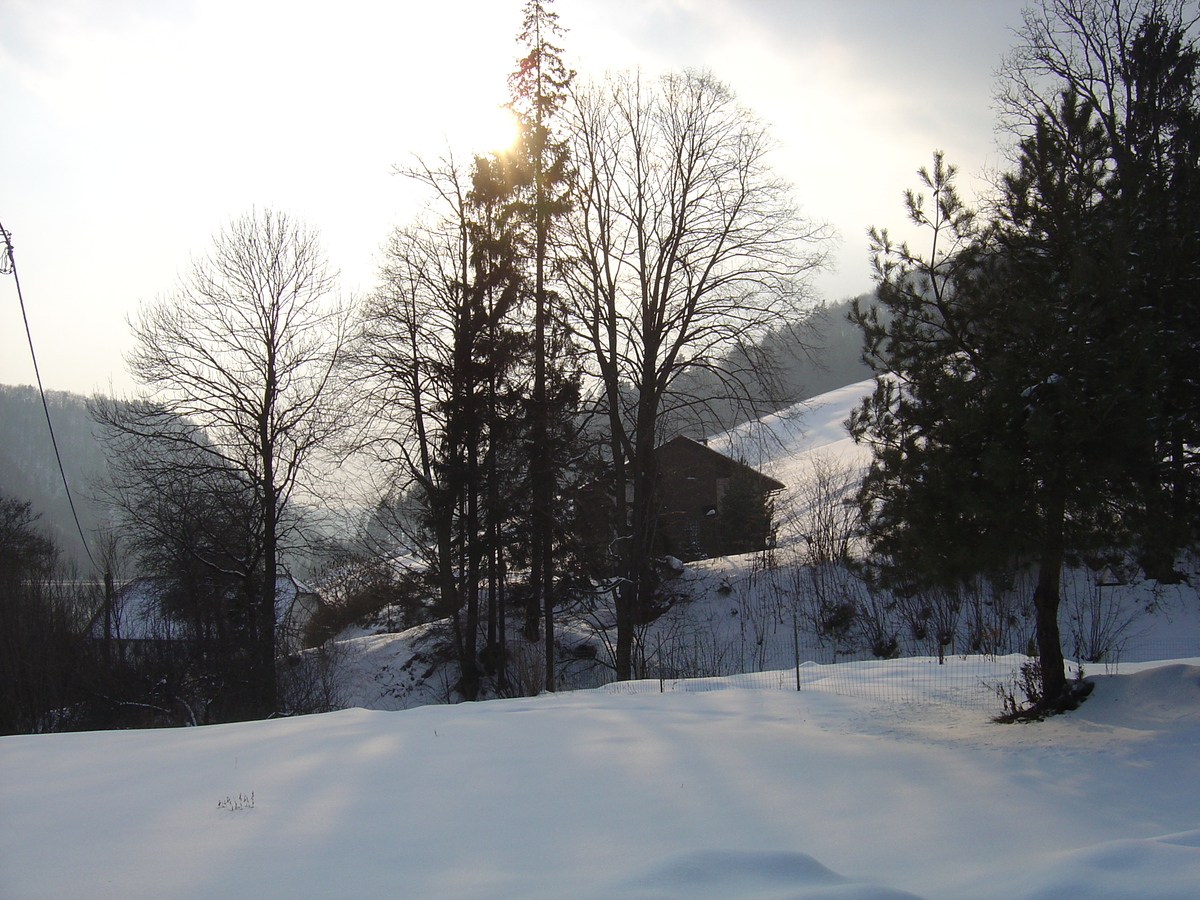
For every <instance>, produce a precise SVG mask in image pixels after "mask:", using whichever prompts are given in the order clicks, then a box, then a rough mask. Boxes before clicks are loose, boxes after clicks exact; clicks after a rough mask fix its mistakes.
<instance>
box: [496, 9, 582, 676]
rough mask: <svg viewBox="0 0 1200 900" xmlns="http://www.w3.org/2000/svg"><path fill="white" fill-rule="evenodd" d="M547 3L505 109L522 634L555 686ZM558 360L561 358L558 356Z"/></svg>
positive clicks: (568, 78) (558, 72) (550, 30)
mask: <svg viewBox="0 0 1200 900" xmlns="http://www.w3.org/2000/svg"><path fill="white" fill-rule="evenodd" d="M550 5H551V2H550V0H527V2H526V3H525V7H524V18H523V22H522V30H521V32H520V34H519V35H518V36H517V40H518V42H519V43H521V44H523V45H524V47H525V48H526V51H527V52H526V54H525V56H523V57H522V58H521V59H520V60H519V61H518V63H517V68H516V71H514V72H513V74H512V75H511V76H510V78H509V90H510V91H511V93H512V102H511V108H512V109H513V111H514V112H515V113H516V114H517V117H518V121H519V123H520V141H519V145H518V153H519V158H520V161H521V163H522V164H523V166H524V179H523V183H522V184H520V185H518V186H517V188H518V190H517V191H516V197H515V201H516V202H515V204H514V208H515V209H516V210H518V212H519V214H520V215H521V217H522V218H523V219H524V221H525V224H526V227H527V228H528V230H529V232H530V238H531V240H530V247H529V251H530V255H531V262H532V265H533V273H532V287H533V306H534V310H533V326H534V334H533V385H532V397H531V398H530V409H529V415H530V426H531V428H530V445H529V448H530V454H529V481H530V488H531V490H530V496H531V507H530V529H529V530H530V541H531V565H530V604H529V607H528V609H527V612H526V626H525V630H526V634H527V635H528V636H529V637H534V636H536V634H537V631H538V628H537V621H538V616H539V614H540V616H541V618H542V621H543V625H544V629H545V633H544V640H545V648H546V660H545V661H546V688H547V689H548V690H553V689H554V604H555V597H554V591H555V566H554V543H555V542H554V532H555V522H556V520H557V518H558V516H557V514H556V503H555V498H556V496H557V493H558V491H557V484H558V481H559V479H560V470H561V461H560V460H557V459H556V455H555V453H554V448H555V445H559V444H561V441H558V440H555V439H554V438H555V435H554V432H555V422H556V421H557V422H558V423H559V424H562V421H563V420H562V419H561V418H560V419H557V420H556V418H555V415H554V408H555V406H557V405H559V404H558V403H556V400H555V397H554V396H553V395H552V391H551V385H552V382H553V381H554V380H555V376H554V375H553V374H552V373H551V372H550V369H551V368H552V357H551V352H550V351H551V346H552V344H556V343H557V344H558V345H559V349H560V350H561V349H564V348H563V347H562V342H563V340H565V338H564V337H563V336H562V335H556V334H555V333H554V332H555V327H554V323H555V320H556V316H555V315H554V311H553V306H554V295H553V292H551V291H550V289H549V286H548V283H549V279H550V277H551V266H552V261H553V260H552V256H553V249H552V243H553V242H552V234H551V232H552V230H553V227H554V221H555V219H556V218H558V217H560V216H562V215H563V214H564V213H565V212H566V211H567V209H568V208H569V200H568V190H569V182H570V167H569V161H570V154H569V152H568V146H567V142H566V140H565V138H563V137H562V136H561V135H560V133H559V125H560V121H561V111H562V108H563V105H564V104H565V103H566V100H567V96H568V91H569V89H570V85H571V82H572V80H573V79H574V76H575V73H574V72H573V71H571V70H570V69H569V68H568V67H567V66H566V64H565V63H564V62H563V59H562V48H561V47H559V46H557V45H556V44H555V43H554V41H556V40H558V39H559V38H560V37H561V36H562V34H563V29H562V27H561V26H560V25H559V24H558V14H557V13H555V12H553V11H552V10H551V9H550ZM559 358H562V357H559Z"/></svg>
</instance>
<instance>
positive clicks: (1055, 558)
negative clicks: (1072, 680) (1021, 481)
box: [1033, 495, 1067, 707]
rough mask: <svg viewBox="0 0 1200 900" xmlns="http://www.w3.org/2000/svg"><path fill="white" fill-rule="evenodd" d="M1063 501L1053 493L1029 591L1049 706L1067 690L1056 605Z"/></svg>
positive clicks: (1057, 603) (1061, 559)
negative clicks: (1032, 582) (1031, 587)
mask: <svg viewBox="0 0 1200 900" xmlns="http://www.w3.org/2000/svg"><path fill="white" fill-rule="evenodd" d="M1064 523H1065V513H1064V502H1063V498H1062V496H1061V495H1055V496H1053V497H1052V498H1051V499H1050V501H1049V503H1048V506H1047V510H1046V527H1045V534H1044V536H1043V541H1042V552H1041V555H1040V558H1039V560H1038V582H1037V587H1036V588H1035V589H1034V592H1033V605H1034V609H1035V610H1036V613H1037V632H1036V639H1037V650H1038V663H1039V665H1040V667H1041V671H1042V699H1041V703H1042V704H1043V705H1046V706H1048V707H1052V706H1053V705H1054V704H1055V703H1057V702H1058V701H1059V700H1061V699H1062V698H1063V697H1064V696H1065V695H1066V692H1067V673H1066V664H1065V662H1064V661H1063V653H1062V638H1061V635H1060V634H1059V630H1058V607H1059V602H1060V599H1061V591H1060V583H1061V580H1062V565H1063V555H1064V544H1065V539H1064V534H1063V528H1064Z"/></svg>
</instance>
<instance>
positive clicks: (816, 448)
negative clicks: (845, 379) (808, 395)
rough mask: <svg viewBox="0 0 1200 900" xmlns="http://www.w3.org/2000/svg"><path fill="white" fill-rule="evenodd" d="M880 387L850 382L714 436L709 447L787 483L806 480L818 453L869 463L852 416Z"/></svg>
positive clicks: (865, 449)
mask: <svg viewBox="0 0 1200 900" xmlns="http://www.w3.org/2000/svg"><path fill="white" fill-rule="evenodd" d="M874 387H875V381H874V379H867V380H866V381H858V382H855V383H854V384H848V385H846V386H845V387H840V388H837V389H835V390H832V391H829V392H828V393H825V394H821V395H820V396H818V397H814V398H813V399H811V400H805V401H804V402H802V403H797V404H796V405H795V406H791V407H789V408H787V409H785V410H782V411H780V412H777V413H775V414H773V415H770V416H765V417H763V418H762V419H759V420H758V421H756V422H747V423H746V424H745V425H740V426H738V427H737V428H735V429H733V430H732V431H728V432H726V433H725V434H721V435H717V436H715V437H711V438H709V439H708V446H710V447H712V448H713V449H714V450H719V451H720V452H721V453H724V454H725V455H726V456H732V457H734V458H735V459H741V460H743V461H745V462H746V463H748V464H749V465H751V466H753V467H754V468H756V469H760V470H761V471H763V472H765V473H766V474H768V475H770V476H771V477H772V478H777V479H778V480H780V481H782V482H783V483H784V484H795V483H797V482H798V481H800V480H802V479H803V478H804V477H805V475H806V468H807V465H808V460H809V458H810V457H811V456H813V455H822V456H828V457H830V458H835V459H840V460H843V461H845V462H846V463H850V464H854V465H866V464H867V463H868V462H870V459H871V451H870V448H867V447H862V446H859V445H857V444H855V443H854V441H853V439H851V437H850V434H849V433H848V432H847V431H846V420H847V419H849V418H850V413H851V412H853V411H854V409H855V408H856V407H857V406H858V405H859V404H861V403H862V401H863V398H864V397H866V396H868V395H869V394H870V393H871V391H872V390H874Z"/></svg>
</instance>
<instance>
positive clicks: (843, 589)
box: [564, 570, 1200, 714]
mask: <svg viewBox="0 0 1200 900" xmlns="http://www.w3.org/2000/svg"><path fill="white" fill-rule="evenodd" d="M798 577H802V578H804V579H807V581H805V582H804V583H800V582H799V581H795V579H797V578H798ZM781 579H783V580H784V581H786V580H788V579H792V580H793V581H792V583H784V581H781ZM1062 589H1063V598H1062V607H1061V615H1060V630H1061V634H1062V644H1063V650H1064V653H1065V655H1066V656H1067V657H1068V663H1067V666H1068V675H1069V676H1072V677H1073V676H1074V675H1076V674H1077V673H1079V672H1080V670H1081V669H1082V672H1083V674H1085V675H1092V674H1120V672H1121V671H1122V666H1127V665H1128V664H1132V663H1145V662H1149V661H1155V660H1180V659H1186V660H1192V661H1195V659H1196V658H1200V604H1198V598H1197V593H1196V590H1195V589H1194V588H1192V587H1190V586H1189V585H1188V584H1187V583H1181V584H1179V585H1159V584H1157V583H1149V582H1138V583H1128V584H1119V583H1112V584H1107V583H1103V582H1102V581H1101V580H1098V579H1097V578H1095V576H1094V573H1091V572H1088V571H1082V572H1081V571H1072V570H1068V571H1065V572H1064V580H1063V585H1062ZM1031 593H1032V591H1031V588H1030V587H1029V586H1028V585H1022V584H1020V583H1015V584H1010V585H1006V586H1005V591H1004V592H1003V593H1001V592H999V591H996V590H992V589H988V590H981V591H979V592H978V593H976V594H974V595H971V594H969V593H968V594H959V595H957V596H954V597H947V596H941V597H936V596H935V597H928V596H926V597H923V598H918V599H917V600H915V601H914V600H907V601H906V600H905V599H903V598H901V599H897V598H893V597H890V596H884V595H879V594H872V593H871V592H870V591H869V590H868V589H867V588H866V586H865V585H863V584H862V583H861V582H858V581H856V580H855V579H854V578H852V577H849V576H848V575H847V574H846V573H844V572H824V573H821V572H818V573H813V572H812V571H811V570H808V571H805V572H803V573H801V574H800V575H799V576H798V575H797V574H796V573H795V572H788V571H786V570H785V571H783V572H776V573H769V572H765V571H763V570H748V571H744V572H742V573H740V575H739V577H737V578H730V579H727V580H726V581H725V582H723V583H722V587H721V592H720V595H719V597H718V598H715V599H714V598H711V597H710V598H709V600H708V605H707V606H705V607H698V606H697V605H696V603H695V602H690V603H685V604H682V605H681V606H680V607H678V609H677V610H672V611H671V612H669V613H668V614H667V615H665V616H663V617H662V618H660V619H659V620H657V621H656V622H655V623H653V625H652V626H649V627H647V628H646V629H644V630H643V631H642V632H641V633H639V635H638V637H637V641H636V644H635V653H634V657H635V658H634V670H635V680H632V681H625V682H620V683H614V679H613V669H612V667H611V665H605V664H602V663H600V662H599V661H597V660H585V661H580V662H581V664H580V665H576V666H575V667H574V668H573V669H570V668H569V669H568V672H567V677H566V678H565V679H564V685H567V684H569V685H571V686H573V687H581V688H583V687H604V688H605V689H606V690H609V691H613V692H618V693H646V692H688V691H712V690H726V689H737V688H745V689H771V690H798V691H801V692H804V691H823V692H829V693H835V694H843V695H848V696H854V697H860V698H865V699H869V700H872V701H876V702H881V703H889V704H919V703H924V702H929V701H936V702H942V703H952V704H955V705H957V706H961V707H967V708H971V709H978V710H981V711H984V712H987V713H989V714H998V713H1000V712H1003V711H1004V702H1005V699H1006V698H1008V697H1015V699H1016V700H1017V701H1018V702H1021V701H1023V700H1024V694H1023V692H1021V690H1020V687H1019V686H1020V684H1021V683H1022V681H1023V674H1022V667H1023V666H1025V665H1026V664H1027V663H1029V662H1030V657H1031V656H1032V654H1033V647H1032V642H1031V638H1032V634H1033V624H1034V615H1033V610H1032V603H1031V601H1030V597H1031ZM981 646H982V647H984V648H986V649H984V650H983V651H982V652H980V647H981ZM880 650H883V651H884V652H883V653H879V652H878V651H880Z"/></svg>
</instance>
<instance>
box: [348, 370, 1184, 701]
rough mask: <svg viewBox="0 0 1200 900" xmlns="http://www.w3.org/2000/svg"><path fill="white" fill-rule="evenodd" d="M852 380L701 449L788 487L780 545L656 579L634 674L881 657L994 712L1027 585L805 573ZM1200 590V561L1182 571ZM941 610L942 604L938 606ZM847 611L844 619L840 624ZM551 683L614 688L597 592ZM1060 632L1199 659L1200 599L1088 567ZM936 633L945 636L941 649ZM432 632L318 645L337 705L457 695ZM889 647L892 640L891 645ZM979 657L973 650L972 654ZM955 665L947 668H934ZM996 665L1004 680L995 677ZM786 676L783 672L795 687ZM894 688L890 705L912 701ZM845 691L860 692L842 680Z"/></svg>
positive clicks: (852, 396)
mask: <svg viewBox="0 0 1200 900" xmlns="http://www.w3.org/2000/svg"><path fill="white" fill-rule="evenodd" d="M871 386H872V382H871V381H863V382H858V383H856V384H853V385H847V386H846V387H843V388H839V389H837V390H834V391H831V392H828V393H826V394H824V395H822V396H820V397H817V398H814V399H813V400H811V401H807V402H805V403H802V404H798V405H796V406H795V407H793V408H790V409H788V410H784V411H782V412H780V413H778V414H775V415H772V416H768V417H766V418H764V419H763V420H761V421H759V422H756V423H750V424H747V425H744V426H741V427H739V428H737V429H734V430H733V431H732V432H729V433H727V434H724V435H719V436H715V437H713V438H711V439H710V440H709V445H710V446H712V447H714V448H716V449H718V450H721V451H722V452H725V453H728V454H730V455H733V456H740V457H742V458H744V459H746V460H747V461H749V462H750V463H751V464H752V465H755V466H756V467H759V468H761V469H762V470H763V471H765V472H767V473H768V474H770V475H772V476H774V477H776V478H778V479H779V480H781V481H783V482H784V483H785V484H786V485H788V488H787V490H785V491H784V492H783V494H782V495H780V496H779V497H777V498H776V504H777V510H776V511H777V518H778V519H779V520H780V526H779V527H780V532H779V546H778V547H777V548H776V551H775V552H774V553H773V554H772V556H771V560H770V564H766V563H767V561H766V560H764V559H763V558H762V556H761V555H759V554H748V555H746V556H739V557H727V558H718V559H711V560H702V561H698V562H695V563H690V564H688V565H686V566H685V567H683V568H682V570H681V571H679V572H678V573H677V574H676V575H675V577H674V578H672V579H669V580H668V581H667V583H666V588H667V590H668V591H669V592H670V593H671V594H672V595H673V596H674V598H675V602H674V604H673V605H672V606H671V608H670V610H669V611H668V612H667V613H665V614H664V615H662V616H661V617H660V618H659V619H657V620H656V621H655V622H653V623H652V624H650V625H647V626H645V627H644V628H642V629H641V630H640V631H639V634H638V648H639V650H638V653H639V656H638V666H639V671H640V672H642V673H643V674H644V675H646V676H647V677H656V678H657V677H661V678H664V679H678V678H695V677H727V676H742V675H744V674H745V673H756V672H763V671H772V670H782V669H788V668H791V669H793V670H794V671H795V672H799V669H800V668H801V667H803V666H804V665H806V664H813V663H818V664H825V663H833V662H837V661H844V660H858V661H862V662H863V663H864V664H867V663H871V664H877V665H880V666H883V667H887V666H888V665H892V664H893V663H894V660H879V659H877V650H878V648H879V646H880V645H885V649H887V651H888V653H887V654H885V655H894V656H900V657H907V658H919V659H923V660H925V663H926V665H932V666H933V669H932V670H931V673H930V676H929V677H931V678H934V679H935V680H936V682H937V684H936V690H938V691H939V692H941V693H942V694H943V695H945V696H954V697H955V698H956V702H959V703H964V704H967V705H972V706H974V707H975V708H977V709H980V710H983V711H990V712H991V713H993V714H995V713H999V712H1000V700H999V699H998V697H997V695H996V693H995V691H994V690H993V687H991V686H989V685H992V686H994V685H996V684H998V683H999V682H1005V683H1012V682H1013V681H1015V679H1016V678H1017V669H1018V668H1019V666H1020V664H1021V662H1022V661H1023V659H1024V657H1023V656H1019V655H1016V654H1023V653H1025V652H1026V650H1027V648H1028V646H1029V639H1030V636H1031V634H1032V628H1033V608H1032V588H1033V585H1032V583H1031V582H1028V581H1027V580H1021V579H1018V581H1017V582H1016V583H1015V584H1014V586H1013V588H1012V589H1011V590H1010V591H1009V592H1007V593H1006V594H1004V595H1002V596H992V595H990V594H987V593H982V592H981V593H980V594H978V595H974V596H965V597H960V598H950V600H952V601H953V602H950V600H946V602H944V603H941V604H940V605H939V604H937V603H934V604H933V605H929V604H928V603H927V601H926V600H925V599H924V598H919V597H918V598H895V597H892V596H890V595H888V594H885V593H881V592H874V591H872V590H870V589H869V587H868V586H867V585H865V584H864V583H863V582H862V581H860V580H858V579H857V578H855V577H853V576H851V575H850V574H849V573H846V572H845V571H844V570H841V569H837V568H824V569H813V568H811V567H807V566H805V565H804V563H803V554H804V549H805V540H806V539H805V535H806V534H808V535H809V536H810V537H811V529H812V528H813V527H814V522H817V524H818V525H819V524H820V516H819V515H816V513H820V512H821V510H820V509H817V510H815V512H814V509H813V506H814V505H816V506H818V507H820V506H821V505H824V506H826V507H827V509H826V511H828V508H832V509H833V510H834V511H835V512H836V511H839V510H840V511H844V510H845V505H844V501H845V500H846V499H847V492H848V491H849V490H852V488H853V477H854V474H855V472H856V471H858V469H859V468H860V467H861V466H864V465H866V463H867V462H868V461H869V451H868V450H867V449H866V448H864V447H860V446H857V445H855V444H854V442H853V441H852V440H851V439H850V438H849V436H848V435H847V433H846V431H845V428H844V423H845V421H846V419H847V418H848V417H849V415H850V411H851V410H852V409H853V408H854V407H855V406H856V405H857V404H858V403H859V401H860V400H861V398H862V397H863V396H864V395H865V394H866V392H867V391H869V390H870V389H871ZM822 461H833V462H834V463H836V464H837V465H839V466H843V467H844V469H843V470H842V477H845V478H848V479H849V480H848V481H837V482H836V483H835V484H832V485H831V490H832V491H833V493H831V495H830V496H827V497H824V498H822V497H819V496H814V494H813V493H812V492H811V491H810V490H809V488H808V486H809V485H810V483H811V482H812V480H813V478H814V473H815V472H817V471H818V468H817V467H819V466H821V465H822ZM1185 562H1186V563H1187V566H1188V567H1189V570H1190V571H1191V572H1192V574H1193V580H1192V584H1193V585H1194V584H1195V583H1197V581H1198V580H1200V560H1197V559H1195V558H1191V559H1189V560H1186V561H1185ZM943 599H944V600H945V599H946V598H943ZM847 610H852V611H853V617H852V618H851V617H849V616H843V614H844V613H845V612H846V611H847ZM558 618H559V622H558V628H559V644H560V650H559V657H560V662H561V674H560V684H562V685H565V686H569V687H594V686H597V685H599V684H603V683H605V682H607V681H608V680H610V679H611V677H612V675H611V669H610V668H609V667H608V664H607V663H608V660H609V654H610V652H611V647H612V631H611V629H612V625H613V622H614V613H613V610H612V608H611V604H610V603H609V602H607V601H606V598H605V597H604V596H598V597H596V598H593V600H592V602H591V603H590V604H588V605H583V606H576V607H573V608H570V609H563V610H560V612H559V614H558ZM1060 625H1061V628H1062V635H1063V643H1064V650H1065V652H1066V653H1067V655H1068V657H1069V658H1070V659H1072V660H1077V661H1082V663H1083V666H1084V669H1085V671H1089V672H1090V671H1095V670H1097V666H1099V667H1100V670H1102V671H1119V670H1120V669H1119V666H1120V665H1122V664H1123V663H1129V662H1144V661H1148V660H1155V659H1170V658H1179V657H1191V656H1196V655H1200V596H1198V594H1197V591H1196V589H1195V588H1194V587H1193V586H1192V585H1189V584H1186V583H1185V584H1181V585H1159V584H1158V583H1156V582H1154V581H1151V580H1147V579H1144V578H1141V577H1138V576H1136V575H1131V576H1130V577H1129V578H1128V579H1127V580H1126V581H1125V582H1124V583H1121V584H1103V585H1102V584H1101V583H1100V580H1099V579H1098V578H1097V573H1095V572H1092V571H1091V570H1088V569H1086V568H1083V569H1075V570H1070V571H1068V572H1066V573H1065V575H1064V583H1063V604H1062V610H1061V623H1060ZM939 630H940V631H941V632H943V633H946V634H948V635H949V640H948V642H947V643H945V644H943V643H942V642H941V640H940V639H939V637H938V634H939ZM445 640H446V638H445V636H444V629H441V628H439V626H437V625H436V624H435V625H423V626H420V627H418V628H416V629H412V630H409V631H404V632H400V633H398V634H392V633H388V630H387V628H385V627H382V626H377V627H368V628H354V629H350V630H348V631H347V632H345V633H343V634H342V635H341V636H340V638H339V639H338V640H336V641H334V642H333V643H332V644H330V645H329V646H328V647H327V648H326V653H327V657H326V658H327V660H328V662H329V665H330V666H331V667H332V669H333V685H332V687H331V691H332V694H333V695H334V696H335V697H336V698H337V701H338V703H340V704H341V705H347V706H362V707H366V708H370V709H382V710H397V709H407V708H410V707H414V706H421V705H424V704H429V703H446V702H452V701H453V700H454V699H455V695H454V691H453V684H454V682H455V680H456V678H457V675H456V672H455V671H454V669H453V667H452V666H450V665H443V664H442V663H441V661H440V660H441V659H442V658H443V656H442V654H441V653H440V651H439V642H444V641H445ZM889 640H890V641H893V642H894V643H889V642H888V641H889ZM509 647H510V651H511V652H512V653H513V654H514V665H513V668H514V671H515V672H516V673H517V674H518V676H519V677H520V676H525V675H532V680H530V681H529V684H531V685H533V686H536V685H537V684H538V681H537V679H536V674H535V673H536V671H537V669H538V662H537V660H538V657H539V655H540V653H541V651H540V649H539V648H538V647H535V646H531V645H528V644H526V643H524V642H523V641H522V640H521V639H520V638H519V636H517V635H510V638H509ZM981 654H982V655H981ZM939 655H940V656H943V657H945V656H950V657H960V658H961V659H960V663H959V665H957V666H955V667H953V668H951V667H946V666H939V665H937V660H938V657H939ZM989 655H990V656H992V657H999V658H1002V659H1004V660H1005V662H1004V663H1003V665H1004V666H1006V667H1007V668H1006V669H1005V675H1004V677H1003V678H995V677H992V676H990V675H989V676H986V677H985V674H984V673H985V672H992V673H993V674H994V672H995V669H996V666H997V665H998V664H997V663H996V662H995V661H994V660H992V659H989ZM795 677H796V675H795V674H794V675H793V676H792V678H793V681H794V680H795ZM898 684H899V683H898V682H894V683H893V687H892V692H891V694H889V696H891V697H893V698H896V699H901V700H905V699H911V697H910V695H909V694H908V693H906V689H904V688H903V687H902V686H897V685H898ZM844 689H846V690H850V691H852V692H854V691H858V687H856V686H855V685H853V684H847V685H845V686H844Z"/></svg>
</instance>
